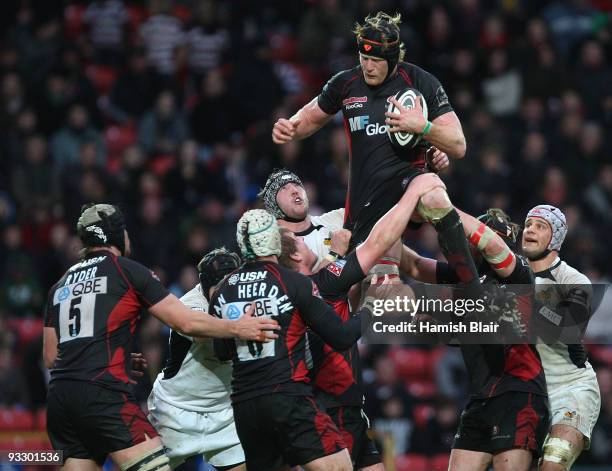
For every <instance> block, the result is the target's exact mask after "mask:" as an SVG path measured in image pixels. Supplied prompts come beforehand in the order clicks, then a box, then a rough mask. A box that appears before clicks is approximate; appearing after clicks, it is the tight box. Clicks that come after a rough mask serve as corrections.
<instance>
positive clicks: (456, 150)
mask: <svg viewBox="0 0 612 471" xmlns="http://www.w3.org/2000/svg"><path fill="white" fill-rule="evenodd" d="M390 101H391V102H393V104H394V105H395V106H396V107H397V109H398V110H399V113H389V112H387V113H385V116H387V119H386V121H385V122H386V124H387V125H388V126H390V129H389V130H390V131H391V132H409V133H412V134H425V133H426V139H427V141H428V142H429V143H430V144H432V145H433V146H435V147H436V148H437V149H438V150H440V151H442V152H444V153H446V154H448V156H449V157H451V158H453V159H462V158H463V157H464V156H465V151H466V143H465V136H464V135H463V128H462V127H461V122H460V121H459V118H458V117H457V115H456V114H455V112H454V111H449V112H448V113H444V114H443V115H441V116H438V117H437V118H436V119H434V120H433V121H432V122H431V123H430V124H429V126H428V121H427V119H425V117H424V116H423V107H422V106H421V102H420V100H416V101H415V107H414V108H412V109H408V108H405V107H404V106H402V105H401V103H400V102H399V101H397V100H396V99H395V98H391V99H390ZM428 127H429V129H428Z"/></svg>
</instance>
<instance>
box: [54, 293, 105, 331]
mask: <svg viewBox="0 0 612 471" xmlns="http://www.w3.org/2000/svg"><path fill="white" fill-rule="evenodd" d="M95 308H96V295H95V294H93V293H89V294H84V295H82V296H75V297H69V298H68V299H66V300H64V301H62V302H61V303H60V312H59V326H60V339H59V341H60V343H62V342H68V341H70V340H75V339H82V338H85V337H93V334H94V313H95V310H96V309H95Z"/></svg>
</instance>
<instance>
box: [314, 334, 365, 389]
mask: <svg viewBox="0 0 612 471" xmlns="http://www.w3.org/2000/svg"><path fill="white" fill-rule="evenodd" d="M325 347H326V348H325V350H326V355H325V359H324V360H323V363H322V364H321V367H320V369H319V371H318V372H317V377H316V378H315V382H314V384H315V387H316V388H318V389H320V390H321V391H324V392H326V393H328V394H331V395H332V396H340V395H341V394H342V393H344V392H346V391H347V390H348V389H349V388H350V387H351V386H352V385H353V384H356V383H355V378H353V369H352V368H351V364H350V363H349V361H348V360H347V359H346V358H344V355H343V354H342V353H339V352H336V351H333V350H332V351H329V352H328V351H327V347H328V346H327V345H326V346H325Z"/></svg>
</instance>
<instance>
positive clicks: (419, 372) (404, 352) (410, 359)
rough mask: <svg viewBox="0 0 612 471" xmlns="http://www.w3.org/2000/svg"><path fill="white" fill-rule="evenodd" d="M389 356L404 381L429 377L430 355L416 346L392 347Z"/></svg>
mask: <svg viewBox="0 0 612 471" xmlns="http://www.w3.org/2000/svg"><path fill="white" fill-rule="evenodd" d="M389 356H390V357H391V359H392V360H393V363H395V368H396V369H397V372H398V374H399V375H400V377H401V378H402V379H403V380H404V381H412V380H423V379H426V378H427V365H428V363H429V355H428V353H427V352H426V351H423V350H419V349H416V348H402V347H397V348H392V349H391V350H389Z"/></svg>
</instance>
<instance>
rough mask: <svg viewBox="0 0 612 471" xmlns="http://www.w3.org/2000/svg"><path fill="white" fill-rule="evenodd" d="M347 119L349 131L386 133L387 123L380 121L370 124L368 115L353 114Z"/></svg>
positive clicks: (369, 133) (374, 133) (369, 134)
mask: <svg viewBox="0 0 612 471" xmlns="http://www.w3.org/2000/svg"><path fill="white" fill-rule="evenodd" d="M348 121H349V127H350V128H351V132H357V131H363V130H365V132H366V134H367V135H368V136H376V135H377V134H386V133H387V125H385V124H380V123H374V124H370V116H368V115H362V116H354V117H352V118H349V119H348Z"/></svg>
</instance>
